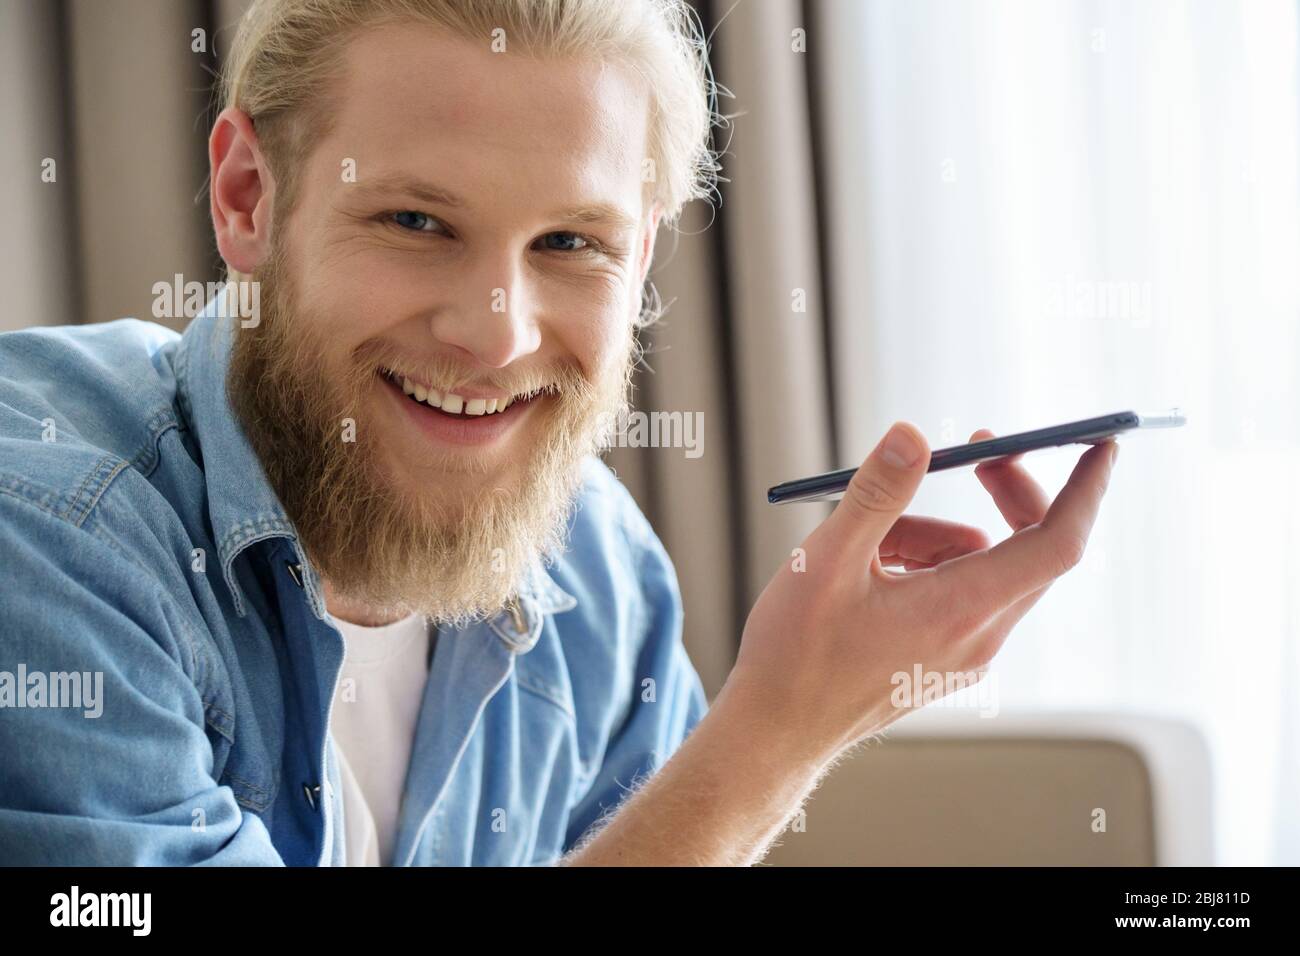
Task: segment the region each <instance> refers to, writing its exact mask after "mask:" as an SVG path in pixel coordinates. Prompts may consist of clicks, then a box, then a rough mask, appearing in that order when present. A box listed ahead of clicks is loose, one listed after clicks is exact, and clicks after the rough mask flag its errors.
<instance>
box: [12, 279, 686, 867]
mask: <svg viewBox="0 0 1300 956" xmlns="http://www.w3.org/2000/svg"><path fill="white" fill-rule="evenodd" d="M216 302H217V300H213V303H210V304H209V306H208V308H207V309H206V310H205V311H204V313H203V314H201V315H200V316H199V317H197V318H196V319H194V320H193V321H192V322H191V324H190V325H189V327H188V328H187V330H186V331H185V333H184V335H177V334H176V333H174V332H171V331H169V330H167V329H165V328H163V327H161V326H158V325H154V324H152V323H145V322H139V321H136V320H134V319H121V320H118V321H115V322H109V323H106V324H102V325H86V326H73V327H63V328H37V329H30V330H26V331H21V332H11V333H6V334H4V335H0V568H2V573H3V582H2V586H0V864H50V865H70V864H91V865H101V864H104V865H108V864H150V865H188V864H226V865H279V864H286V865H291V866H292V865H309V866H316V865H322V866H324V865H335V866H337V865H342V864H344V863H346V862H347V861H346V860H345V847H344V840H343V834H344V826H343V801H342V787H341V784H340V781H339V768H338V759H337V754H336V752H335V750H334V745H333V741H332V738H331V736H330V733H329V727H330V707H331V703H332V702H333V700H334V691H335V685H336V682H337V681H338V676H339V671H340V667H341V664H342V659H343V646H344V645H343V638H342V635H341V634H340V632H339V630H338V628H337V627H336V626H335V625H334V622H333V619H332V618H331V616H330V614H329V613H328V612H327V610H326V608H325V605H324V602H323V600H322V585H321V581H320V578H319V577H318V575H317V574H316V572H315V571H314V569H313V568H312V567H311V565H310V564H309V562H308V561H307V560H306V558H305V556H304V553H303V548H302V546H301V543H300V542H299V541H298V539H297V537H296V535H295V531H294V528H293V526H292V524H291V523H290V521H289V519H288V517H287V516H286V514H285V512H284V510H283V508H282V507H281V505H280V503H279V501H278V500H277V498H276V496H275V494H274V492H273V491H272V490H271V487H270V486H269V484H268V483H267V480H266V477H265V474H264V472H263V470H262V468H261V465H260V463H259V462H258V460H257V458H256V456H255V454H254V452H253V450H252V447H251V446H250V445H249V443H248V441H247V438H246V437H245V435H244V433H243V432H242V430H241V428H240V426H239V424H238V422H237V420H236V419H235V417H234V415H233V412H232V410H231V408H230V405H229V403H228V401H227V395H226V388H225V375H226V369H227V365H228V362H229V351H230V339H231V336H232V334H236V332H235V328H234V325H233V320H231V319H224V318H220V317H218V316H217V315H216V313H215V309H214V305H215V303H216ZM583 469H584V471H583V474H584V481H583V485H582V489H581V492H580V497H579V500H578V507H577V509H576V511H575V512H574V515H573V517H572V519H571V521H570V524H569V533H568V538H567V548H566V550H565V552H564V553H563V554H562V555H560V556H559V557H558V558H557V560H556V561H555V562H554V563H551V564H549V565H547V566H545V567H544V566H543V565H542V564H541V563H540V562H538V563H537V564H535V565H534V567H533V568H532V569H531V570H530V571H529V572H528V574H527V575H526V579H525V581H524V582H523V583H522V586H521V596H520V599H519V601H518V603H517V606H516V608H515V609H513V610H512V611H510V612H504V611H503V612H502V613H501V614H500V615H498V616H496V617H494V618H492V619H490V620H487V621H485V622H482V623H479V624H475V625H471V626H469V627H466V628H463V629H458V630H453V629H450V628H445V627H444V628H442V629H440V630H439V633H438V637H437V641H436V645H435V651H434V654H433V659H432V662H431V665H430V672H429V677H428V681H427V684H426V687H425V690H424V696H423V700H422V702H421V709H420V715H419V721H418V725H417V730H416V736H415V740H414V745H413V750H412V754H411V762H410V767H409V770H408V773H407V778H406V785H405V790H404V796H403V800H402V806H401V812H400V819H399V823H398V831H397V837H396V848H395V855H394V863H395V864H397V865H418V866H442V865H481V864H489V865H492V864H520V865H528V864H538V865H545V864H552V863H554V862H555V861H556V860H558V859H559V858H560V856H561V855H562V854H563V853H565V852H567V851H568V850H570V849H571V848H572V847H573V846H574V844H575V843H576V842H577V840H578V838H579V837H580V836H581V835H582V834H583V833H584V832H585V831H586V830H587V829H588V828H589V827H590V826H591V825H592V824H593V823H594V822H596V821H597V820H598V819H600V818H601V816H602V814H605V813H607V812H608V811H610V810H612V809H613V808H614V807H616V806H617V805H618V804H619V802H620V801H621V800H622V799H624V798H625V797H626V795H627V794H628V792H629V790H630V789H631V788H633V787H634V786H635V785H636V784H637V783H639V782H641V781H642V780H644V778H645V777H646V776H647V775H649V774H650V773H651V772H653V770H654V769H656V768H657V767H658V766H659V765H660V764H662V762H663V761H664V760H666V759H667V757H668V756H669V755H671V753H672V752H673V751H674V750H675V749H676V748H677V747H678V746H679V745H680V744H681V742H682V740H683V739H684V738H685V736H686V735H687V733H688V732H689V731H690V730H691V729H692V727H694V725H695V724H696V723H697V722H698V721H699V719H700V718H701V717H702V716H703V714H704V712H705V710H706V707H707V702H706V699H705V696H704V692H703V689H702V687H701V685H700V680H699V677H698V676H697V674H696V672H695V670H694V668H693V667H692V665H691V663H690V660H689V659H688V657H687V655H686V652H685V649H684V648H683V646H682V643H681V624H682V608H681V602H680V595H679V592H678V589H677V580H676V576H675V573H674V570H673V566H672V564H671V562H670V560H669V558H668V555H667V554H666V553H665V551H664V549H663V547H662V545H661V544H660V542H659V540H658V539H657V538H656V536H655V534H654V532H653V531H652V530H651V528H650V526H649V524H648V522H647V521H646V520H645V518H644V517H643V516H642V515H641V513H640V512H639V511H638V509H637V507H636V505H635V504H634V502H633V501H632V499H631V497H630V495H629V494H628V493H627V491H626V490H625V489H624V488H623V486H622V485H621V484H620V483H619V482H618V481H617V479H616V478H615V477H614V476H613V474H612V473H611V472H610V470H609V469H608V468H607V467H606V466H605V465H604V464H602V463H601V462H600V461H599V460H597V459H595V458H590V459H587V460H586V461H585V462H584V463H583ZM6 673H7V674H8V677H6ZM78 677H79V679H80V694H78V692H77V691H78V688H77V680H78ZM97 684H98V685H100V690H99V693H98V694H96V693H95V687H96V685H97ZM42 687H43V688H44V692H43V693H41V692H40V691H41V688H42ZM92 697H97V698H98V700H91V699H90V698H92ZM96 710H98V713H96ZM376 745H377V746H382V742H377V744H376Z"/></svg>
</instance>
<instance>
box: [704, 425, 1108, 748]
mask: <svg viewBox="0 0 1300 956" xmlns="http://www.w3.org/2000/svg"><path fill="white" fill-rule="evenodd" d="M989 437H992V432H989V431H987V430H980V431H977V432H976V433H975V434H974V435H972V436H971V440H972V441H978V440H981V439H983V438H989ZM1117 453H1118V447H1117V446H1116V445H1115V443H1114V442H1113V441H1107V442H1104V443H1102V444H1099V445H1097V446H1094V447H1093V448H1090V449H1088V450H1087V451H1085V452H1084V453H1083V454H1082V455H1081V456H1080V458H1079V462H1078V464H1077V465H1076V466H1075V468H1074V471H1073V473H1072V474H1071V475H1070V479H1069V481H1068V482H1067V483H1066V485H1065V487H1064V488H1062V489H1061V492H1060V493H1059V494H1058V495H1057V497H1056V500H1055V501H1053V502H1050V503H1049V500H1048V497H1047V495H1046V494H1045V493H1044V491H1043V489H1042V488H1041V487H1039V485H1038V484H1037V482H1035V481H1034V479H1033V478H1032V477H1030V476H1029V474H1028V473H1027V472H1026V471H1025V470H1024V468H1023V466H1022V465H1020V464H1019V462H1018V460H1017V459H1003V460H999V461H996V462H986V463H983V464H981V465H979V466H977V467H976V469H975V473H976V475H977V477H978V478H979V480H980V482H981V483H982V484H983V485H984V487H985V489H987V490H988V492H989V494H990V495H991V496H992V497H993V500H994V502H995V503H996V504H997V507H998V509H999V511H1001V513H1002V515H1003V517H1005V518H1006V520H1007V522H1008V523H1009V524H1010V526H1011V528H1012V530H1013V534H1012V535H1011V536H1010V537H1009V538H1007V539H1006V540H1004V541H1002V542H1000V543H999V544H997V545H996V546H993V547H990V546H989V542H988V539H987V537H986V536H985V535H984V533H983V532H982V531H980V530H979V529H977V528H972V527H969V526H966V525H961V524H957V523H954V522H948V521H940V520H938V519H934V518H924V517H913V516H903V515H902V512H903V509H904V508H906V507H907V505H908V503H909V502H910V501H911V500H912V497H913V495H915V493H916V489H917V488H918V487H919V486H920V483H921V479H922V478H923V477H924V476H925V473H926V468H927V467H928V466H929V461H930V451H929V448H928V446H927V444H926V441H925V438H924V436H922V435H921V433H920V432H919V431H918V430H917V429H916V428H915V427H914V426H912V425H910V424H907V423H903V422H900V423H898V424H896V425H894V427H893V428H892V429H890V431H889V433H888V434H887V435H886V436H885V438H884V439H882V441H881V443H880V444H879V445H878V446H877V447H876V449H875V450H874V451H873V452H872V453H871V455H870V456H869V457H868V458H867V460H866V462H865V463H864V464H863V465H862V467H861V468H859V469H858V471H857V473H856V474H855V475H854V478H853V481H852V482H851V483H850V485H849V487H848V489H847V490H846V492H845V495H844V498H843V500H842V501H840V503H839V504H838V505H837V507H836V508H835V510H834V511H833V512H832V513H831V514H830V515H829V516H828V517H827V518H826V520H825V521H823V522H822V523H821V524H820V525H819V526H818V527H817V528H816V529H815V530H814V531H813V533H812V534H811V535H809V536H808V538H807V539H806V540H805V541H804V543H803V551H804V555H803V562H802V568H803V569H802V570H798V569H797V568H798V567H799V566H800V565H799V563H798V562H791V563H790V564H788V565H787V566H785V567H783V568H782V569H781V570H780V571H779V572H778V573H777V574H776V576H775V577H773V578H772V580H771V582H769V584H768V585H767V587H766V588H765V589H764V591H763V593H762V594H761V595H760V596H759V599H758V601H757V603H756V604H755V605H754V608H753V611H752V612H751V613H750V616H749V620H748V621H747V622H746V625H745V632H744V636H743V638H742V641H741V648H740V655H739V657H738V659H737V662H736V667H735V669H734V670H733V672H732V675H731V677H730V678H729V679H728V681H727V686H726V687H724V689H723V692H724V694H729V695H730V696H731V697H733V698H735V697H739V698H740V699H741V700H743V701H745V702H746V703H747V709H748V712H749V713H750V714H752V715H753V717H754V719H755V720H758V721H761V722H762V723H763V724H764V726H765V727H766V728H767V729H769V730H770V731H771V732H772V733H773V734H777V735H779V736H780V737H781V740H782V742H783V743H789V744H790V746H792V747H794V748H796V749H797V751H798V752H799V753H801V754H812V755H816V756H817V757H818V758H820V759H831V758H833V757H834V756H835V755H836V754H838V753H840V752H842V751H843V750H844V749H846V748H847V747H849V746H851V745H852V744H853V743H855V742H857V741H858V740H861V739H862V738H863V737H866V736H868V735H870V734H872V733H874V732H876V731H878V730H880V729H881V728H883V727H885V726H886V725H888V724H889V723H892V722H893V721H894V720H896V719H898V717H900V716H901V715H902V714H903V713H905V712H906V708H900V707H899V706H896V704H895V703H894V701H893V700H892V699H891V698H892V697H893V696H894V691H895V689H896V686H897V685H896V683H895V682H894V681H893V680H892V678H893V676H894V675H895V674H899V673H905V674H908V675H911V674H912V673H913V672H914V669H915V667H916V666H917V665H918V664H919V665H920V667H921V669H922V671H923V672H924V673H926V674H930V673H936V672H937V673H939V674H941V675H954V674H955V675H969V677H968V680H976V679H978V678H980V677H982V676H983V673H984V671H985V670H986V669H987V667H988V665H989V662H990V661H991V660H992V659H993V657H994V655H995V654H996V653H997V651H998V650H999V648H1001V646H1002V644H1003V642H1004V641H1005V640H1006V638H1007V635H1008V634H1009V633H1010V631H1011V630H1012V628H1013V627H1015V625H1016V624H1017V623H1018V622H1019V621H1020V619H1021V618H1022V617H1024V615H1025V614H1026V613H1027V612H1028V611H1029V609H1030V608H1031V607H1033V605H1034V604H1035V603H1036V602H1037V601H1038V599H1039V598H1041V597H1042V595H1043V593H1044V592H1045V591H1046V590H1047V588H1048V587H1049V586H1050V585H1051V583H1052V582H1053V581H1054V580H1055V579H1056V578H1058V577H1059V576H1061V575H1062V574H1064V573H1065V572H1066V571H1068V570H1070V569H1071V568H1073V567H1074V566H1075V565H1076V564H1077V563H1078V562H1079V560H1080V559H1081V558H1082V556H1083V552H1084V547H1085V545H1086V543H1087V540H1088V535H1089V533H1090V532H1091V530H1092V526H1093V523H1094V521H1095V520H1096V517H1097V512H1098V509H1099V508H1100V506H1101V499H1102V497H1103V495H1104V494H1105V491H1106V486H1107V484H1108V482H1109V479H1110V472H1111V466H1112V464H1113V461H1114V457H1115V455H1116V454H1117ZM1017 457H1018V456H1017ZM886 564H889V565H892V566H901V567H903V568H904V572H893V571H888V570H886V569H885V565H886ZM930 699H932V698H930ZM927 702H928V699H927ZM919 704H920V701H919V700H918V701H915V702H914V703H913V704H911V705H910V706H918V705H919ZM769 739H770V738H769Z"/></svg>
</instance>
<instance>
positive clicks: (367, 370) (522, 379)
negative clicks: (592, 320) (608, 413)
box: [352, 340, 595, 402]
mask: <svg viewBox="0 0 1300 956" xmlns="http://www.w3.org/2000/svg"><path fill="white" fill-rule="evenodd" d="M384 371H388V372H392V373H395V374H397V375H401V376H405V377H406V378H409V379H412V380H413V381H419V382H427V383H428V384H430V385H433V386H434V387H436V388H438V389H441V390H442V391H446V392H453V393H454V392H456V391H457V390H458V389H462V388H473V389H482V390H484V391H490V392H497V393H500V394H503V395H513V396H516V397H521V396H528V397H533V396H539V395H553V396H555V397H557V398H559V399H562V400H569V401H578V402H581V401H585V400H588V399H590V398H591V396H592V395H593V393H594V392H595V385H594V384H593V383H592V382H591V381H590V380H589V379H588V378H587V376H586V375H585V374H584V373H583V371H582V369H581V368H579V367H578V366H577V365H576V363H571V362H560V363H555V364H553V365H551V366H549V367H535V368H531V369H519V370H516V371H512V372H510V373H508V374H501V373H497V372H495V371H493V370H488V371H471V370H470V369H467V368H465V366H464V365H463V364H461V363H460V362H457V361H456V360H455V359H452V358H449V357H447V356H438V357H436V358H433V359H421V358H412V357H411V355H410V354H409V351H408V350H406V349H403V348H401V347H400V346H396V345H393V344H392V343H388V342H379V341H373V340H372V341H368V342H363V343H362V344H361V345H359V346H358V347H357V348H356V349H355V350H354V351H353V368H352V375H353V377H354V382H353V384H356V385H361V384H363V383H365V382H368V381H369V380H370V379H371V378H372V377H373V376H374V375H376V374H378V373H382V372H384Z"/></svg>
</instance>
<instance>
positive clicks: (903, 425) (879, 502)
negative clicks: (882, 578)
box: [822, 422, 930, 552]
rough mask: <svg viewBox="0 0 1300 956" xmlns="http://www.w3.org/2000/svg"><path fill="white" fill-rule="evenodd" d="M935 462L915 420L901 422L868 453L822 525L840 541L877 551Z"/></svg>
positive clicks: (839, 544) (837, 543)
mask: <svg viewBox="0 0 1300 956" xmlns="http://www.w3.org/2000/svg"><path fill="white" fill-rule="evenodd" d="M929 465H930V446H929V444H928V443H927V442H926V440H925V436H924V435H922V434H921V432H920V431H919V430H918V429H917V428H916V426H915V425H912V424H909V423H907V422H896V423H895V424H894V426H893V427H892V428H890V430H889V432H888V433H887V434H886V435H885V437H884V438H882V439H881V440H880V444H878V445H877V446H876V447H875V449H874V450H873V451H872V452H871V454H870V455H868V456H867V460H866V461H864V462H863V463H862V465H861V466H860V467H859V468H858V470H857V472H856V473H854V475H853V480H852V481H851V482H849V486H848V488H847V489H845V491H844V497H843V498H842V499H841V500H840V503H839V504H838V505H836V507H835V511H834V512H832V513H831V516H830V517H829V518H828V519H827V520H826V521H825V523H824V524H823V525H822V527H823V528H825V529H826V535H827V536H828V538H829V539H830V540H831V542H832V543H833V545H834V546H835V547H841V548H853V549H861V550H862V551H864V552H865V551H868V550H870V551H874V550H875V549H876V548H877V547H879V545H880V542H881V541H883V540H884V538H885V535H887V534H888V533H889V529H890V528H892V527H893V526H894V523H895V522H896V521H897V520H898V518H899V516H900V515H901V514H902V513H903V509H905V508H906V507H907V505H908V503H909V502H911V500H912V496H913V495H915V494H916V489H917V488H918V487H919V486H920V484H921V479H922V478H924V477H925V471H926V469H927V468H928V467H929Z"/></svg>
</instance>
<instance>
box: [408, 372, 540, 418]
mask: <svg viewBox="0 0 1300 956" xmlns="http://www.w3.org/2000/svg"><path fill="white" fill-rule="evenodd" d="M386 374H388V375H389V376H390V377H391V378H392V379H393V380H394V381H398V380H400V381H401V383H402V391H403V392H405V393H406V394H407V395H410V396H411V397H412V398H414V399H415V400H416V401H417V402H424V403H425V404H426V405H429V406H431V407H433V408H441V409H442V410H443V411H444V412H448V413H449V414H452V415H460V414H465V415H493V414H496V413H497V412H504V411H505V410H506V409H507V408H509V407H510V406H511V405H513V404H514V403H515V399H514V396H510V397H509V398H507V397H504V396H498V397H495V398H471V399H466V398H464V397H463V396H460V395H457V394H455V393H454V392H447V393H446V394H445V395H444V394H443V393H442V392H440V391H438V390H437V389H436V388H426V387H425V386H423V385H421V384H419V383H418V382H413V381H411V380H410V379H409V378H407V377H406V376H404V375H398V374H397V373H395V372H386Z"/></svg>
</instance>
